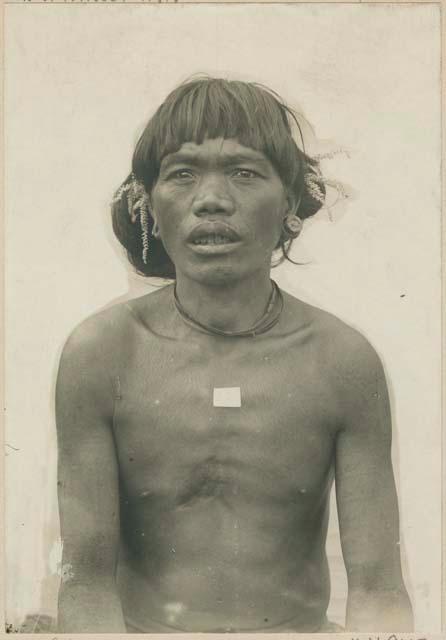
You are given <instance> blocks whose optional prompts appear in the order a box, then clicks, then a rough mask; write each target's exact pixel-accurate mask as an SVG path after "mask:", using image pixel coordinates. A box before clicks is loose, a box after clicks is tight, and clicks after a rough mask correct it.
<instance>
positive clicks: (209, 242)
mask: <svg viewBox="0 0 446 640" xmlns="http://www.w3.org/2000/svg"><path fill="white" fill-rule="evenodd" d="M240 240H241V238H240V236H239V234H238V233H237V231H235V229H233V228H232V227H231V226H230V225H228V224H227V223H225V222H219V221H210V220H208V221H206V222H200V223H199V224H197V226H196V227H194V229H193V230H192V232H191V233H190V234H189V237H188V241H189V243H190V244H191V245H193V246H194V247H209V248H212V247H224V246H228V245H234V244H236V243H238V242H240Z"/></svg>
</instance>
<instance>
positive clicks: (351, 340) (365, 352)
mask: <svg viewBox="0 0 446 640" xmlns="http://www.w3.org/2000/svg"><path fill="white" fill-rule="evenodd" d="M287 300H288V303H289V305H290V307H291V310H292V311H294V312H295V313H296V315H298V316H299V317H300V318H301V319H303V326H305V327H307V328H308V333H309V335H310V336H311V340H312V342H313V344H314V347H315V353H316V352H317V353H319V355H320V357H321V358H322V359H323V361H324V362H326V364H327V366H328V367H330V368H334V369H335V370H336V371H338V372H341V371H344V373H345V374H347V373H348V372H351V373H352V374H359V373H360V372H361V371H364V372H369V371H370V370H375V371H376V370H377V369H380V368H381V361H380V358H379V356H378V354H377V352H376V349H375V348H374V347H373V346H372V345H371V343H370V342H369V340H368V339H367V338H366V337H365V335H364V334H363V333H362V331H361V330H359V329H357V328H355V327H353V326H352V325H351V324H349V323H348V322H345V321H344V320H341V319H340V318H339V317H337V316H336V315H334V314H333V313H330V312H329V311H326V310H323V309H321V308H319V307H316V306H314V305H311V304H309V303H307V302H304V301H302V300H300V299H297V298H294V297H293V296H289V295H287Z"/></svg>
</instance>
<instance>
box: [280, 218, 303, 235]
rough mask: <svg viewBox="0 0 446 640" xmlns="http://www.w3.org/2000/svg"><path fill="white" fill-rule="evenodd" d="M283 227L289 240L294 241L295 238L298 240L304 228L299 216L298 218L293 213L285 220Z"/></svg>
mask: <svg viewBox="0 0 446 640" xmlns="http://www.w3.org/2000/svg"><path fill="white" fill-rule="evenodd" d="M282 227H283V230H284V232H285V234H286V235H287V236H288V237H289V238H293V239H294V238H297V236H298V235H300V232H301V231H302V227H303V222H302V220H301V219H300V218H299V216H296V215H295V214H293V213H289V214H288V215H287V216H285V218H284V219H283V223H282Z"/></svg>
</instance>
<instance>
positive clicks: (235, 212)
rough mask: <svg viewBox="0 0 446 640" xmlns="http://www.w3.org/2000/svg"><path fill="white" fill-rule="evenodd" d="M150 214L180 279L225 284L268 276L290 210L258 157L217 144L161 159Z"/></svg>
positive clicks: (185, 148) (190, 146)
mask: <svg viewBox="0 0 446 640" xmlns="http://www.w3.org/2000/svg"><path fill="white" fill-rule="evenodd" d="M151 206H152V215H153V217H154V218H155V220H156V221H157V223H158V227H159V230H160V235H161V239H162V241H163V243H164V246H165V248H166V250H167V252H168V254H169V256H170V258H171V260H172V262H173V263H174V264H175V267H176V270H177V274H180V273H183V274H185V275H187V276H188V277H190V278H192V279H194V280H202V281H206V282H214V283H215V284H217V283H222V284H223V283H224V282H227V281H228V280H233V279H239V278H242V277H246V276H248V275H250V274H252V273H254V272H255V271H258V270H259V269H263V270H265V269H267V270H269V266H270V261H271V254H272V252H273V249H274V248H275V247H276V245H277V242H278V240H279V237H280V233H281V227H282V221H283V218H284V217H285V216H286V215H287V213H289V212H290V211H291V208H292V202H290V200H289V198H287V194H286V192H285V188H284V186H283V184H282V181H281V179H280V178H279V176H278V174H277V172H276V171H275V169H274V167H273V166H272V164H271V162H270V161H269V160H268V159H267V158H266V157H265V156H264V155H263V154H262V153H261V152H259V151H255V150H254V149H251V148H249V147H245V146H243V145H241V144H239V143H238V142H237V140H226V139H223V138H216V139H206V140H204V142H203V143H202V144H200V145H197V144H195V143H193V142H187V143H185V144H183V145H182V147H181V148H180V149H179V150H178V151H177V152H175V153H172V154H170V155H168V156H166V157H165V158H164V159H163V161H162V163H161V167H160V174H159V178H158V180H157V182H156V184H155V186H154V188H153V190H152V193H151Z"/></svg>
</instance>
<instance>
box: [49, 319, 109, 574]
mask: <svg viewBox="0 0 446 640" xmlns="http://www.w3.org/2000/svg"><path fill="white" fill-rule="evenodd" d="M107 357H108V354H107V352H106V350H105V349H104V348H103V347H101V331H100V327H99V326H98V323H97V322H95V321H91V320H89V321H87V322H86V323H84V324H83V325H81V326H80V327H79V328H78V329H77V330H76V331H75V332H74V333H73V335H72V336H71V337H70V338H69V340H68V341H67V344H66V345H65V348H64V351H63V353H62V357H61V361H60V366H59V373H58V378H57V386H56V421H57V432H58V451H59V458H58V494H59V511H60V519H61V536H62V542H63V563H64V569H63V574H62V580H63V582H64V581H65V582H66V581H70V582H71V583H78V582H80V583H88V582H90V581H92V580H97V579H101V578H105V579H106V580H108V579H110V578H112V579H113V578H114V573H115V568H116V567H115V565H116V557H117V548H118V542H119V487H118V466H117V460H116V452H115V446H114V440H113V433H112V416H113V402H114V400H113V390H112V384H111V383H112V378H111V375H110V372H109V370H108V365H107V362H106V360H107Z"/></svg>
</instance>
